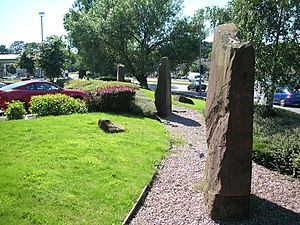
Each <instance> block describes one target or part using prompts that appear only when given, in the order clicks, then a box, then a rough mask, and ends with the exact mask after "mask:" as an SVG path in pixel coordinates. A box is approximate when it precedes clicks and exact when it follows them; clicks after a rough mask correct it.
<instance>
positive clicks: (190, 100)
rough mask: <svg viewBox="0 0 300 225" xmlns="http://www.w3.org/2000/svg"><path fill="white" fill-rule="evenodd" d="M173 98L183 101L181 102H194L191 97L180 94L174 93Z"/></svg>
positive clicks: (192, 103)
mask: <svg viewBox="0 0 300 225" xmlns="http://www.w3.org/2000/svg"><path fill="white" fill-rule="evenodd" d="M174 100H175V101H178V102H183V103H187V104H191V105H195V103H194V102H193V100H192V99H190V98H187V97H185V96H182V95H174Z"/></svg>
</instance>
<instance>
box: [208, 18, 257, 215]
mask: <svg viewBox="0 0 300 225" xmlns="http://www.w3.org/2000/svg"><path fill="white" fill-rule="evenodd" d="M253 92H254V49H253V46H252V44H251V43H249V42H242V41H241V40H240V39H239V32H238V30H237V27H236V26H235V25H234V24H225V25H220V26H218V27H217V29H216V31H215V33H214V42H213V51H212V62H211V66H210V78H209V85H208V91H207V99H206V109H205V120H206V135H207V137H206V139H207V147H208V154H207V162H206V168H205V174H204V197H205V201H206V206H207V209H208V213H209V215H210V216H211V218H212V219H218V220H224V221H234V220H244V219H247V218H249V212H250V190H251V167H252V164H251V151H252V126H253Z"/></svg>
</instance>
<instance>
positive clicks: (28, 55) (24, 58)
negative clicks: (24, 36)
mask: <svg viewBox="0 0 300 225" xmlns="http://www.w3.org/2000/svg"><path fill="white" fill-rule="evenodd" d="M18 65H19V67H20V68H24V69H27V72H28V73H29V74H34V70H35V54H34V51H33V50H30V49H28V50H24V51H23V52H22V54H21V56H20V59H19V62H18Z"/></svg>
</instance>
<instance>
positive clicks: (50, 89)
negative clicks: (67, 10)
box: [0, 80, 87, 110]
mask: <svg viewBox="0 0 300 225" xmlns="http://www.w3.org/2000/svg"><path fill="white" fill-rule="evenodd" d="M56 93H61V94H65V95H69V96H71V97H74V98H79V99H82V100H86V99H87V95H86V93H85V92H84V91H80V90H71V89H64V88H61V87H59V86H57V85H56V84H53V83H51V82H49V81H45V80H27V81H21V82H16V83H13V84H9V85H6V86H3V87H1V88H0V110H1V109H6V108H7V105H6V104H5V102H11V101H12V100H19V101H22V102H24V103H25V104H26V108H28V107H29V102H30V98H31V96H34V95H45V94H56Z"/></svg>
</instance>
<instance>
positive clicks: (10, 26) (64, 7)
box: [0, 0, 228, 48]
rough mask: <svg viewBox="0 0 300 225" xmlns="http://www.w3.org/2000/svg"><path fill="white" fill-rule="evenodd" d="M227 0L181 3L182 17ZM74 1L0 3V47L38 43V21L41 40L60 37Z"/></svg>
mask: <svg viewBox="0 0 300 225" xmlns="http://www.w3.org/2000/svg"><path fill="white" fill-rule="evenodd" d="M227 1H228V0H184V3H183V5H184V10H183V13H184V14H185V15H189V16H191V15H193V12H194V11H195V10H197V9H199V8H204V7H205V6H212V5H216V6H220V7H224V6H225V5H226V3H227ZM73 2H74V0H0V45H6V47H7V48H9V46H10V45H11V43H12V42H14V41H24V42H25V43H29V42H41V19H40V16H39V12H45V15H44V17H43V28H44V29H43V30H44V32H43V33H44V38H45V37H46V36H49V35H63V34H65V33H66V32H65V30H64V27H63V15H64V14H65V13H67V12H68V11H69V8H71V7H72V4H73Z"/></svg>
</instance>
